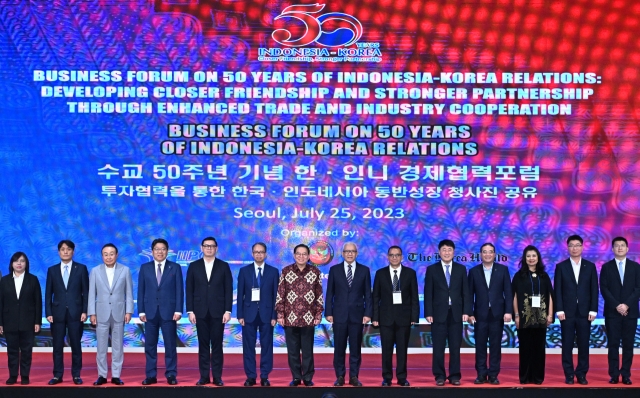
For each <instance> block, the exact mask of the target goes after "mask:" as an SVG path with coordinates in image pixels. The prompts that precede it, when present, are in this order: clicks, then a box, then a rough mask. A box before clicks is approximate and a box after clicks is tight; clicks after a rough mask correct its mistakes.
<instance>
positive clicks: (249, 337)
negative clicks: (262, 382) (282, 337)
mask: <svg viewBox="0 0 640 398" xmlns="http://www.w3.org/2000/svg"><path fill="white" fill-rule="evenodd" d="M258 331H260V378H261V379H267V378H269V373H271V370H272V369H273V326H271V322H266V323H265V322H262V320H261V319H260V314H258V315H256V319H254V320H253V322H246V319H245V324H244V326H243V327H242V360H243V363H244V373H245V374H246V375H247V378H249V379H255V378H256V377H257V371H256V340H257V338H258Z"/></svg>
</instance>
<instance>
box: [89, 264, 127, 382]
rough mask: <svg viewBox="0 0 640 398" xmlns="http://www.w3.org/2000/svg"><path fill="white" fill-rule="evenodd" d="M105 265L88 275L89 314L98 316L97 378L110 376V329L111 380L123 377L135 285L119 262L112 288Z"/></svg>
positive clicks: (99, 266)
mask: <svg viewBox="0 0 640 398" xmlns="http://www.w3.org/2000/svg"><path fill="white" fill-rule="evenodd" d="M106 268H107V267H106V265H104V264H100V265H98V266H97V267H95V268H94V269H92V270H91V274H90V275H89V307H88V311H87V313H88V314H87V315H89V316H91V315H96V318H97V319H96V320H97V327H96V338H97V340H98V352H97V355H96V362H97V364H98V375H99V376H102V377H104V378H106V377H107V372H108V367H107V348H108V345H109V329H111V349H112V356H111V377H120V371H121V370H122V362H123V360H124V353H123V335H124V317H125V314H132V313H133V284H132V282H131V271H130V270H129V267H126V266H124V265H122V264H120V263H116V265H115V270H114V275H113V283H112V285H111V286H109V279H108V278H107V271H106Z"/></svg>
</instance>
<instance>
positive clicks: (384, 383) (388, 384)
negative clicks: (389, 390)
mask: <svg viewBox="0 0 640 398" xmlns="http://www.w3.org/2000/svg"><path fill="white" fill-rule="evenodd" d="M382 387H391V380H389V379H382Z"/></svg>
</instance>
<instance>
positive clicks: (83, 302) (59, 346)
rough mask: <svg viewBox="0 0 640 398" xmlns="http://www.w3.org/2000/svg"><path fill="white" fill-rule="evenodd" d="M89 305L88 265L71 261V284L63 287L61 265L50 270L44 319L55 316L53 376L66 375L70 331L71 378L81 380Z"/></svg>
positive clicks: (52, 330)
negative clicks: (85, 317) (65, 360)
mask: <svg viewBox="0 0 640 398" xmlns="http://www.w3.org/2000/svg"><path fill="white" fill-rule="evenodd" d="M88 303H89V272H88V271H87V266H86V265H83V264H80V263H77V262H75V261H73V262H72V264H71V268H70V270H69V281H68V284H67V287H66V288H65V287H64V279H62V268H61V265H60V264H56V265H52V266H51V267H49V269H48V270H47V284H46V288H45V294H44V308H45V316H47V317H50V316H51V317H53V323H51V336H52V337H53V377H57V378H62V376H63V374H64V337H65V335H66V334H67V330H68V332H69V339H68V341H69V346H71V376H72V377H80V370H81V369H82V344H81V342H82V328H83V323H82V322H81V321H80V319H81V317H82V314H86V313H87V306H88Z"/></svg>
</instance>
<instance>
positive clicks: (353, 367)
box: [333, 323, 362, 378]
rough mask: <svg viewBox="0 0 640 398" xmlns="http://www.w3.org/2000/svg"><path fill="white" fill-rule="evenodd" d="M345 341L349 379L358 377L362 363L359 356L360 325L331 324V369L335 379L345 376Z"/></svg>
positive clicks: (360, 343) (360, 341)
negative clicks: (332, 347)
mask: <svg viewBox="0 0 640 398" xmlns="http://www.w3.org/2000/svg"><path fill="white" fill-rule="evenodd" d="M347 341H348V342H349V377H350V378H351V377H358V375H359V374H360V364H361V363H362V357H361V355H360V352H361V348H362V324H361V323H334V324H333V346H334V352H333V368H334V369H335V371H336V377H339V376H345V375H346V373H347V370H346V368H345V366H344V360H345V353H346V351H347Z"/></svg>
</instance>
